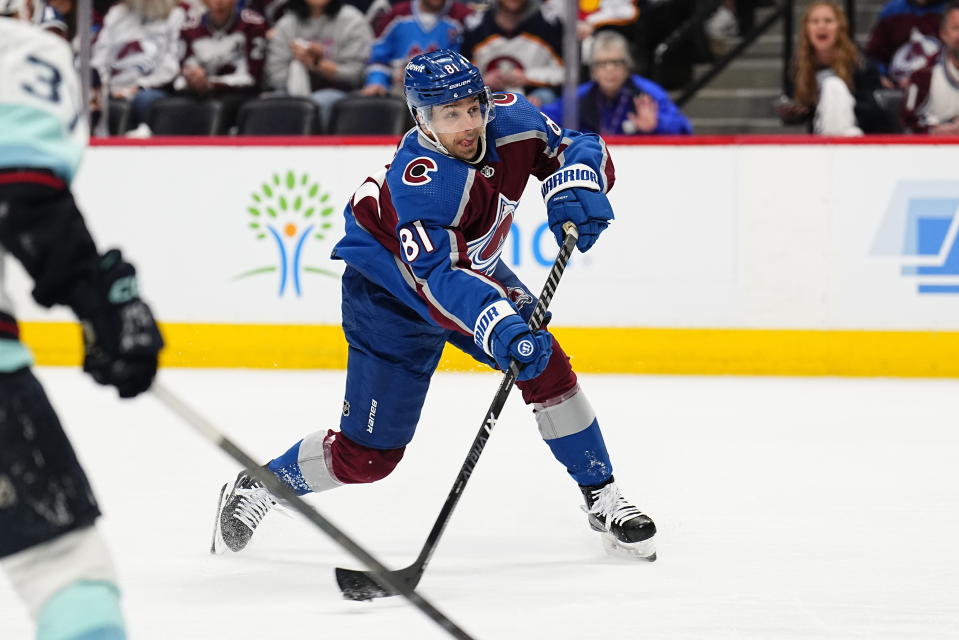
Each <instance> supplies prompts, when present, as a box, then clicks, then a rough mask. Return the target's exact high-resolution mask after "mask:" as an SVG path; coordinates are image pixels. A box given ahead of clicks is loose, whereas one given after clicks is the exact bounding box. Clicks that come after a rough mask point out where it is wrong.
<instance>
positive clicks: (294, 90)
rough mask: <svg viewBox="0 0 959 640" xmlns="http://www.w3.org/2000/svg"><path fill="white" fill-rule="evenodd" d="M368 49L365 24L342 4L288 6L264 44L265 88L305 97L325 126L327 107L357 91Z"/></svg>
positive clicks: (315, 0)
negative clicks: (316, 110)
mask: <svg viewBox="0 0 959 640" xmlns="http://www.w3.org/2000/svg"><path fill="white" fill-rule="evenodd" d="M372 43H373V31H372V29H370V25H369V23H368V22H367V21H366V18H365V17H363V14H362V13H360V11H359V9H357V8H356V7H353V6H351V5H347V4H343V0H290V2H289V5H288V11H287V13H286V15H284V16H283V17H282V18H280V21H279V22H277V23H276V27H274V29H273V37H272V38H271V39H270V44H269V49H268V51H267V57H266V73H267V78H268V80H269V84H270V86H271V87H273V88H274V89H276V90H277V91H280V92H283V93H288V94H289V95H292V96H309V97H311V98H312V99H313V101H314V102H316V103H317V104H318V105H319V107H320V117H321V120H322V122H323V125H324V126H327V125H328V124H329V120H330V114H331V112H332V109H333V104H334V103H336V101H337V100H339V99H340V98H342V97H343V96H344V95H346V93H347V92H348V91H350V90H353V89H356V88H358V87H360V86H361V85H362V83H363V70H364V68H365V67H366V61H367V60H369V57H370V47H371V45H372Z"/></svg>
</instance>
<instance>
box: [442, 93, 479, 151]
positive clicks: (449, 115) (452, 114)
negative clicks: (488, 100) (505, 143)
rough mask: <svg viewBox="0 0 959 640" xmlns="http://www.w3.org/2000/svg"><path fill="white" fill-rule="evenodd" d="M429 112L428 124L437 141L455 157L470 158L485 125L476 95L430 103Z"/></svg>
mask: <svg viewBox="0 0 959 640" xmlns="http://www.w3.org/2000/svg"><path fill="white" fill-rule="evenodd" d="M431 116H432V117H431V118H430V128H431V129H432V130H433V131H434V132H436V135H437V136H438V137H439V141H440V144H442V145H443V146H444V147H446V150H447V151H449V152H450V153H451V154H453V155H454V156H455V157H457V158H460V159H462V160H472V159H473V157H474V156H475V155H476V152H477V150H478V149H479V146H478V145H479V138H480V136H481V135H482V134H483V127H484V126H485V125H486V118H485V116H484V114H483V109H482V106H481V104H480V99H479V96H472V97H469V98H464V99H462V100H457V101H456V102H451V103H449V104H444V105H440V106H438V107H433V110H432V114H431Z"/></svg>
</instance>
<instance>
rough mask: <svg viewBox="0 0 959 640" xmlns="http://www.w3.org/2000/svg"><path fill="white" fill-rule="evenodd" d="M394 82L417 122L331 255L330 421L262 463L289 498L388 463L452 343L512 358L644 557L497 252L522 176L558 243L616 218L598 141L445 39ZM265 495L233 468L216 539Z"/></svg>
mask: <svg viewBox="0 0 959 640" xmlns="http://www.w3.org/2000/svg"><path fill="white" fill-rule="evenodd" d="M405 90H406V98H407V102H408V104H409V107H410V109H411V111H412V113H413V116H414V118H415V120H416V123H417V126H416V127H415V128H414V129H412V130H411V131H410V132H408V133H407V134H406V136H405V137H404V139H403V141H402V143H401V144H400V147H399V149H398V150H397V152H396V155H395V157H394V158H393V161H392V162H391V163H390V166H389V168H388V169H387V170H386V171H383V172H381V173H378V174H376V175H373V176H371V177H369V178H367V179H366V180H365V182H364V183H363V184H362V185H361V186H360V187H359V189H358V190H357V191H356V193H355V194H354V195H353V197H352V198H351V200H350V202H349V204H348V205H347V207H346V211H345V216H346V233H345V236H344V237H343V238H342V239H341V240H340V241H339V243H337V245H336V247H335V248H334V252H333V255H334V257H335V258H338V259H341V260H344V261H345V262H346V265H347V266H346V270H345V272H344V274H343V282H342V290H343V301H342V308H343V329H344V332H345V334H346V339H347V342H348V343H349V360H348V369H347V378H346V397H345V401H344V405H343V406H344V409H343V415H342V416H341V418H340V429H339V431H335V430H332V429H331V430H329V431H320V432H316V433H312V434H310V435H308V436H306V437H305V438H303V440H301V441H299V442H297V443H296V444H294V445H293V446H292V447H291V448H290V449H289V450H288V451H286V452H285V453H283V454H281V455H280V456H278V457H277V458H275V459H273V460H272V461H270V462H269V463H268V464H267V468H268V469H270V470H271V471H272V472H273V473H274V474H276V476H277V477H278V478H280V479H281V480H282V481H283V482H285V483H286V484H288V485H289V486H290V488H292V489H293V490H294V491H296V492H297V493H299V494H305V493H309V492H319V491H326V490H329V489H333V488H335V487H338V486H340V485H343V484H348V483H364V482H374V481H377V480H380V479H382V478H383V477H385V476H386V475H388V474H389V473H390V472H391V471H392V470H393V468H394V467H395V466H396V464H397V463H398V462H399V461H400V459H401V458H402V457H403V451H404V449H405V447H406V446H407V445H408V444H409V443H410V441H411V440H412V438H413V433H414V431H415V429H416V423H417V421H418V419H419V416H420V410H421V408H422V406H423V402H424V399H425V396H426V391H427V388H428V387H429V382H430V377H431V376H432V374H433V372H434V370H435V369H436V366H437V364H438V362H439V359H440V355H441V353H442V350H443V347H444V345H445V344H446V343H447V342H450V343H452V344H453V345H455V346H456V347H458V348H460V349H462V350H463V351H465V352H467V353H469V354H470V355H472V356H473V357H474V358H476V359H477V360H480V361H482V362H485V363H487V364H488V365H489V366H491V367H495V368H498V369H501V370H505V369H506V368H507V367H508V366H509V364H510V362H511V361H512V360H516V361H517V362H518V363H519V364H520V366H521V369H520V372H519V375H518V381H517V386H518V387H519V388H520V390H521V392H522V395H523V400H524V401H525V402H526V403H527V404H530V405H532V408H533V413H534V415H535V418H536V422H537V424H538V426H539V429H540V433H541V434H542V437H543V439H544V440H545V441H546V444H547V445H548V446H549V448H550V450H551V451H552V453H553V455H554V456H555V458H556V459H557V460H558V461H559V462H560V463H561V464H562V465H563V466H565V467H566V469H567V471H568V473H569V475H570V476H572V478H573V480H574V481H575V482H576V483H577V484H578V485H579V486H580V489H581V491H582V494H583V498H584V500H585V503H586V504H585V507H584V509H585V510H586V512H587V518H588V523H589V525H590V526H591V527H592V528H593V529H594V530H596V531H599V532H601V533H602V536H603V541H604V543H605V545H606V547H607V549H608V550H610V551H614V552H625V553H627V554H629V555H631V556H633V557H638V558H644V559H648V560H653V559H655V557H656V555H655V547H654V542H653V538H654V535H655V533H656V527H655V525H654V524H653V521H652V520H651V519H650V518H649V517H648V516H646V515H645V514H643V513H642V512H641V511H640V510H639V509H638V508H637V507H635V506H633V505H632V504H631V503H629V502H628V501H627V500H626V499H625V498H624V497H623V495H622V493H621V492H620V489H619V488H618V486H617V485H616V483H615V481H614V480H613V467H612V464H611V462H610V458H609V455H608V453H607V450H606V446H605V444H604V442H603V436H602V433H601V431H600V427H599V422H598V420H597V418H596V414H595V413H594V411H593V408H592V407H591V406H590V403H589V401H588V400H587V398H586V395H585V393H584V392H583V390H582V389H581V388H580V386H579V384H578V382H577V378H576V374H575V373H574V372H573V370H572V368H571V366H570V362H569V358H568V357H567V356H566V354H565V353H564V352H563V350H562V348H561V347H560V345H559V343H558V342H557V341H556V339H555V338H554V337H553V336H552V335H551V334H550V333H549V332H548V331H546V330H538V331H530V329H529V327H528V325H527V320H528V319H529V317H530V315H531V314H532V311H533V308H534V306H535V297H534V295H533V293H532V292H530V290H529V289H528V288H527V287H526V285H525V284H523V283H522V282H520V281H519V279H518V278H517V277H516V276H515V275H514V274H513V273H512V272H511V271H510V269H509V268H508V267H507V266H506V265H505V264H503V262H501V261H500V252H501V250H502V246H503V242H504V241H505V239H506V236H507V235H508V233H509V230H510V225H511V224H512V220H513V214H514V210H515V208H516V205H517V201H518V200H519V197H520V195H521V194H522V193H523V191H524V189H525V187H526V183H527V182H528V180H529V178H530V176H531V175H533V176H536V177H537V178H539V179H540V180H542V181H543V186H542V193H543V196H544V198H545V200H546V205H547V212H548V221H549V225H550V228H551V229H552V230H553V232H554V234H555V235H556V238H557V241H560V240H561V238H562V226H563V224H564V223H566V222H573V223H574V224H575V225H576V227H577V228H578V230H579V240H578V243H577V247H578V248H579V250H580V251H587V250H589V248H590V247H591V246H592V245H593V243H594V242H595V241H596V239H597V237H598V236H599V235H600V234H601V233H602V231H603V230H604V229H606V227H607V225H608V224H609V222H610V221H611V220H612V219H613V212H612V209H611V207H610V204H609V201H608V200H607V198H606V192H607V191H608V190H609V188H610V187H611V186H612V184H613V180H614V173H613V164H612V161H611V160H610V158H609V155H608V153H607V151H606V147H605V145H604V144H603V141H602V139H600V138H599V137H598V136H596V135H592V134H581V133H578V132H576V131H570V130H563V129H561V128H560V127H559V126H557V125H556V124H555V123H553V122H552V121H550V120H549V119H548V118H546V117H545V116H544V115H543V114H541V113H540V112H539V111H537V110H536V109H535V108H534V107H533V106H532V105H530V103H529V102H527V101H526V100H525V99H524V98H523V97H522V96H519V95H517V94H512V93H503V94H490V92H489V90H488V89H487V88H486V87H485V86H484V84H483V80H482V76H481V75H480V73H479V71H478V69H477V68H476V67H474V66H473V65H472V64H470V63H469V62H468V61H467V60H466V59H465V58H463V57H462V56H460V55H459V54H457V53H454V52H452V51H449V50H441V51H436V52H432V53H427V54H423V55H420V56H417V57H415V58H413V59H412V60H411V61H410V62H409V64H407V66H406V73H405ZM274 504H275V500H274V498H273V496H272V495H271V494H270V493H269V492H268V491H267V490H266V489H265V488H263V486H262V485H260V484H259V483H258V482H256V481H255V480H254V479H252V478H250V477H249V476H248V475H247V474H246V473H245V472H241V473H240V474H239V475H238V476H237V478H236V479H235V480H234V481H233V482H231V483H227V484H225V485H224V486H223V488H222V489H221V492H220V503H219V507H218V509H219V511H218V514H217V527H216V531H215V532H214V549H215V550H222V549H223V547H226V548H228V549H231V550H233V551H239V550H241V549H243V548H244V547H245V546H246V544H247V543H248V542H249V540H250V538H251V536H252V535H253V532H254V530H255V529H256V527H257V525H258V524H259V523H260V522H261V520H262V518H263V517H264V516H265V514H266V513H267V512H268V511H269V510H270V508H271V507H272V506H273V505H274Z"/></svg>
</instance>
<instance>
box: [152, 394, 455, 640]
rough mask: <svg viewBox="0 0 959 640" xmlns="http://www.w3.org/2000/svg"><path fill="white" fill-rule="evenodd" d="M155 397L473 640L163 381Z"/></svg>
mask: <svg viewBox="0 0 959 640" xmlns="http://www.w3.org/2000/svg"><path fill="white" fill-rule="evenodd" d="M151 390H152V391H153V395H154V396H155V397H156V398H157V399H158V400H159V401H160V402H161V403H163V404H164V405H165V406H166V407H167V408H168V409H170V411H172V412H173V413H175V414H177V415H178V416H179V417H180V418H181V419H183V421H184V422H186V423H187V424H188V425H190V426H191V427H193V429H194V430H196V431H197V433H199V434H200V435H202V436H203V437H204V438H206V439H207V440H209V441H210V442H211V443H212V444H214V445H215V446H217V447H218V448H219V449H220V450H222V451H223V452H224V453H226V454H227V455H228V456H230V457H231V458H233V459H234V460H236V461H237V462H239V463H240V464H241V465H242V466H243V467H245V468H246V470H247V471H248V472H249V473H250V474H251V475H252V476H253V477H254V478H256V479H257V480H259V481H260V482H262V483H263V485H264V486H265V487H266V488H267V489H268V490H269V491H270V493H272V494H273V495H274V496H276V497H277V498H280V499H282V500H284V501H285V502H286V504H287V505H288V506H289V507H291V508H292V509H294V510H296V511H298V512H299V513H301V514H302V515H303V516H304V517H306V519H307V520H309V521H310V522H312V523H313V524H314V525H316V526H317V527H318V528H319V529H320V530H321V531H323V532H324V533H325V534H326V535H328V536H329V537H330V538H332V539H333V541H334V542H336V543H337V544H338V545H340V546H341V547H343V548H344V549H345V550H346V551H347V552H349V553H350V554H352V555H353V556H355V557H356V558H357V559H358V560H359V561H360V562H362V563H363V564H364V565H366V566H367V567H368V568H369V570H370V571H371V572H373V574H374V575H375V576H376V579H377V580H381V581H382V584H384V585H386V586H388V587H389V588H390V589H392V590H393V591H394V592H395V593H399V594H401V595H403V596H404V597H405V598H407V599H408V600H409V601H410V602H411V603H412V604H413V606H415V607H416V608H417V609H419V610H420V611H422V612H423V613H424V614H425V615H426V616H427V617H429V618H430V619H431V620H432V621H433V622H435V623H436V624H438V625H439V626H440V627H442V628H443V629H445V630H446V631H447V632H448V633H449V634H450V635H451V636H452V637H454V638H457V639H458V640H473V639H472V637H471V636H469V635H467V633H466V632H465V631H463V630H462V629H461V628H460V627H458V626H457V625H456V624H455V623H454V622H453V621H452V620H450V619H449V618H448V617H447V616H446V615H444V614H443V613H442V612H441V611H439V610H438V609H437V608H436V607H435V606H433V605H432V604H431V603H430V602H429V601H428V600H426V599H425V598H423V596H421V595H419V594H418V593H416V591H414V590H413V589H412V588H411V587H410V586H409V585H408V584H407V583H406V582H405V581H403V580H396V579H394V578H393V573H392V572H391V571H390V570H389V569H387V568H386V567H385V566H383V564H382V563H380V561H379V560H377V559H376V558H374V557H373V556H372V555H370V554H369V553H368V552H367V551H366V550H365V549H363V548H362V547H361V546H360V545H359V544H357V543H356V542H354V541H353V539H352V538H350V537H349V536H348V535H346V534H345V533H343V532H342V531H341V530H340V529H339V528H338V527H336V526H335V525H334V524H333V523H332V522H330V521H329V520H327V519H326V518H325V517H324V516H322V515H321V514H320V512H319V511H317V510H316V509H314V508H313V507H312V506H310V505H309V504H308V503H307V502H306V501H305V500H303V499H302V498H301V497H300V496H298V495H296V494H295V493H293V491H292V490H290V488H289V487H287V486H286V485H285V484H283V483H282V482H280V480H279V479H278V478H277V477H276V476H274V475H273V474H272V473H270V472H269V471H268V470H267V469H265V468H263V467H261V466H260V465H258V464H257V463H256V461H254V460H253V458H251V457H250V456H249V455H247V454H246V453H245V452H244V451H243V450H242V449H240V448H239V447H238V446H236V445H235V444H234V443H233V442H232V441H230V440H229V439H228V438H227V437H226V436H225V435H224V434H223V433H222V432H221V431H220V430H219V429H217V428H216V427H215V426H214V425H213V423H211V422H210V421H209V420H207V419H206V418H204V417H203V416H202V415H200V414H199V413H197V412H196V411H195V410H194V409H193V408H192V407H190V406H189V405H187V404H186V403H185V402H184V401H183V400H182V399H180V397H179V396H177V394H175V393H173V392H172V391H170V390H169V389H168V388H166V387H165V386H164V385H163V384H161V383H160V382H159V381H155V382H154V383H153V386H152V388H151Z"/></svg>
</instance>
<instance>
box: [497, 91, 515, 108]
mask: <svg viewBox="0 0 959 640" xmlns="http://www.w3.org/2000/svg"><path fill="white" fill-rule="evenodd" d="M493 104H495V105H496V106H497V107H508V106H510V105H511V104H516V94H515V93H494V94H493Z"/></svg>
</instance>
